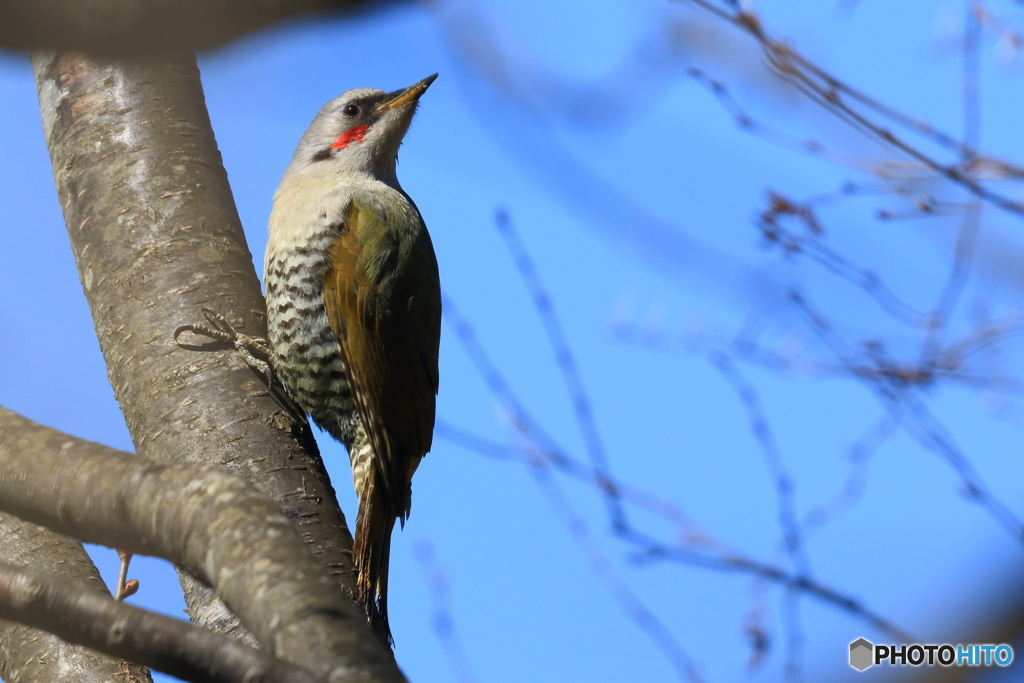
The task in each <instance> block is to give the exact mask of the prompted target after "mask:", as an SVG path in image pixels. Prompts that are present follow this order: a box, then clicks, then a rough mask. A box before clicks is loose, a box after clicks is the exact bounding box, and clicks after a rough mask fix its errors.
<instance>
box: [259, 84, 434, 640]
mask: <svg viewBox="0 0 1024 683" xmlns="http://www.w3.org/2000/svg"><path fill="white" fill-rule="evenodd" d="M436 77H437V74H434V75H433V76H430V77H428V78H425V79H423V80H422V81H420V82H419V83H416V84H415V85H412V86H410V87H408V88H405V89H403V90H398V91H395V92H391V93H385V92H382V91H380V90H371V89H358V90H349V91H348V92H346V93H344V94H342V95H341V96H340V97H337V98H335V99H333V100H331V101H330V102H328V103H327V104H325V105H324V106H323V108H321V109H320V113H318V114H317V116H316V118H315V119H313V123H312V124H310V126H309V129H308V130H307V131H306V133H305V134H304V135H303V136H302V139H301V140H300V141H299V146H298V149H296V150H295V156H294V157H293V158H292V162H291V164H290V165H289V166H288V169H287V170H286V171H285V174H284V178H283V179H282V180H281V185H280V187H278V188H277V192H276V193H275V194H274V208H273V211H272V212H271V214H270V239H269V241H268V243H267V255H266V263H265V278H264V282H265V286H266V294H267V315H268V331H269V337H270V344H271V347H272V356H271V361H272V367H273V370H274V374H275V376H276V377H277V378H278V379H279V381H280V382H281V384H282V385H283V386H284V388H285V389H286V390H287V392H288V394H289V395H290V396H291V398H292V399H294V400H295V402H296V403H297V404H298V405H299V406H300V407H301V408H302V409H303V410H305V411H306V412H308V413H309V414H310V416H311V417H312V418H313V420H314V422H316V424H317V425H319V426H320V427H321V428H323V429H325V430H327V432H328V433H330V435H331V436H333V437H334V438H335V439H337V440H339V441H341V442H342V443H343V444H345V447H346V448H347V449H348V454H349V460H350V462H351V465H352V479H353V481H354V483H355V489H356V494H357V496H358V498H359V512H358V515H357V516H356V534H355V545H354V547H353V559H354V562H355V566H356V570H357V572H358V576H357V588H358V591H359V595H358V596H357V597H358V599H359V600H361V601H362V603H363V604H364V605H365V607H366V613H367V618H368V620H369V622H370V625H371V627H372V628H373V629H374V631H375V632H376V633H377V634H378V636H379V637H380V638H381V639H382V640H384V641H385V642H386V643H389V644H390V643H392V640H391V631H390V628H389V627H388V616H387V606H388V602H387V589H388V557H389V553H390V547H391V532H392V530H393V529H394V526H395V520H400V521H401V522H402V523H403V524H404V523H405V520H406V519H407V518H408V516H409V508H410V505H411V497H412V475H413V473H414V472H415V471H416V467H417V465H419V463H420V460H421V459H422V458H423V456H424V455H425V454H426V453H427V451H429V450H430V443H431V439H432V436H433V430H434V406H435V400H436V395H437V383H438V375H437V353H438V343H439V340H440V334H441V287H440V283H439V280H438V274H437V260H436V258H435V257H434V248H433V246H432V245H431V243H430V235H429V234H427V228H426V226H425V225H424V224H423V219H422V218H421V217H420V213H419V211H418V210H417V209H416V205H415V204H414V203H413V201H412V199H410V198H409V196H408V195H407V194H406V193H405V192H404V191H403V190H402V187H401V185H399V184H398V177H397V175H396V173H395V164H396V161H397V157H398V147H399V146H400V145H401V144H402V138H403V137H404V136H405V133H406V131H407V130H408V129H409V123H410V122H411V121H412V117H413V114H414V113H415V112H416V107H417V104H418V102H419V98H420V96H421V95H422V94H423V93H424V92H425V91H426V89H427V87H429V86H430V84H431V83H432V82H433V81H434V79H435V78H436Z"/></svg>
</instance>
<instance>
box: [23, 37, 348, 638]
mask: <svg viewBox="0 0 1024 683" xmlns="http://www.w3.org/2000/svg"><path fill="white" fill-rule="evenodd" d="M33 67H34V70H35V76H36V84H37V88H38V91H39V102H40V107H41V109H42V115H43V128H44V131H45V135H46V141H47V145H48V147H49V150H50V158H51V161H52V164H53V170H54V176H55V178H56V182H57V194H58V197H59V199H60V203H61V206H62V208H63V211H64V220H65V222H66V224H67V226H68V233H69V236H70V238H71V246H72V249H73V251H74V254H75V258H76V263H77V267H78V271H79V275H80V277H81V280H82V284H83V287H84V289H85V294H86V298H87V299H88V301H89V306H90V308H91V310H92V314H93V320H94V322H95V324H96V332H97V336H98V338H99V342H100V347H101V349H102V351H103V355H104V357H105V359H106V363H107V371H108V376H109V378H110V381H111V385H112V386H113V388H114V392H115V395H116V397H117V400H118V402H119V403H120V406H121V410H122V412H123V413H124V415H125V420H126V422H127V424H128V428H129V430H130V432H131V435H132V440H133V442H134V444H135V450H136V452H137V453H138V454H139V455H140V456H144V457H147V458H151V459H154V460H164V461H167V460H175V459H180V460H182V461H185V462H190V463H192V464H196V465H207V464H216V465H221V466H223V467H225V468H227V469H228V470H229V471H231V472H232V473H234V474H235V475H237V476H239V477H241V478H243V479H245V480H247V481H250V482H252V483H253V484H254V485H255V486H256V487H257V488H258V489H260V490H261V491H263V492H264V493H266V494H267V495H268V496H270V497H271V498H272V499H273V500H275V501H276V502H277V503H278V504H280V505H281V507H282V508H283V509H284V511H285V514H287V515H288V516H289V517H290V518H291V519H293V520H294V521H295V522H296V523H297V524H298V525H299V529H300V530H301V532H302V534H303V537H304V538H305V539H306V541H307V543H309V545H310V549H311V550H312V551H313V553H314V554H315V555H316V556H317V557H319V558H320V560H321V561H322V562H323V564H324V565H326V566H327V567H328V568H329V569H330V570H331V572H332V573H333V574H334V576H335V579H336V580H337V581H338V582H339V583H340V585H341V586H342V587H343V589H344V590H345V592H346V594H347V595H349V596H352V595H354V592H353V584H354V574H353V569H352V559H351V543H352V540H351V534H350V533H349V531H348V528H347V526H346V524H345V518H344V515H343V514H342V512H341V509H340V508H339V507H338V503H337V499H336V497H335V495H334V490H333V489H332V488H331V485H330V482H329V480H328V477H327V473H326V471H325V470H324V467H323V462H322V461H321V459H320V455H319V453H318V451H317V448H316V443H315V442H314V440H313V437H312V434H311V432H310V430H309V426H308V425H307V424H306V423H305V421H297V420H296V419H295V418H293V417H292V415H291V414H290V413H289V412H288V411H286V410H284V409H283V408H282V407H281V406H280V405H278V403H277V402H275V400H274V399H273V398H272V397H271V396H270V395H269V393H268V392H267V389H266V385H265V384H264V382H263V379H262V378H261V377H259V376H257V375H256V374H255V373H254V372H253V371H252V370H250V369H249V368H248V367H247V366H246V365H245V364H244V363H243V362H242V361H241V360H240V359H239V358H238V357H237V356H236V354H235V352H234V351H233V350H231V349H227V348H223V347H222V348H220V349H219V350H217V351H207V352H203V353H197V352H194V351H186V350H183V349H181V348H179V347H178V346H177V344H176V343H175V341H174V338H173V331H174V328H175V327H177V326H178V325H180V324H182V323H186V322H192V321H194V320H195V319H196V318H197V317H198V315H199V309H200V307H202V306H209V307H211V308H213V309H214V310H217V311H218V312H220V313H223V314H225V315H226V316H228V317H229V318H230V319H231V321H232V323H233V324H235V326H236V327H237V328H238V329H240V330H243V331H245V332H247V333H249V334H252V335H257V336H263V335H264V333H265V312H264V311H265V304H264V302H263V297H262V296H261V294H260V289H259V282H258V280H257V279H256V273H255V271H254V269H253V265H252V255H251V254H250V253H249V250H248V247H247V246H246V243H245V236H244V234H243V233H242V228H241V225H240V223H239V219H238V214H237V211H236V210H235V205H234V200H233V198H232V195H231V189H230V187H229V186H228V182H227V174H226V173H225V171H224V168H223V166H222V164H221V157H220V153H219V152H218V151H217V146H216V142H215V141H214V137H213V131H212V129H211V127H210V121H209V116H208V114H207V112H206V106H205V102H204V98H203V92H202V86H201V84H200V82H199V73H198V70H197V69H196V65H195V59H194V57H193V56H191V55H188V56H179V57H177V58H166V59H149V60H143V59H137V60H121V61H117V60H102V59H95V58H90V57H86V56H84V55H82V54H78V53H62V54H38V53H37V54H35V55H34V56H33ZM186 601H187V603H188V605H189V612H190V614H191V615H192V618H193V620H195V621H197V622H199V623H202V624H204V625H208V626H210V627H214V628H220V627H221V626H222V619H221V617H223V615H224V612H223V609H222V608H220V607H217V606H215V604H214V603H210V602H205V601H204V599H203V595H201V594H199V593H196V592H193V591H188V592H186ZM352 605H353V606H354V605H355V603H354V602H353V603H352Z"/></svg>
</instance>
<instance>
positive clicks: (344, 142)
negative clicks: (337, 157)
mask: <svg viewBox="0 0 1024 683" xmlns="http://www.w3.org/2000/svg"><path fill="white" fill-rule="evenodd" d="M367 129H369V126H368V125H366V124H365V123H361V124H359V125H358V126H353V127H352V128H349V129H348V130H346V131H345V132H344V133H342V134H341V135H339V136H338V139H337V140H335V141H334V144H333V145H331V149H345V148H346V147H348V146H349V145H350V144H352V143H353V142H361V141H362V139H363V136H364V135H366V131H367Z"/></svg>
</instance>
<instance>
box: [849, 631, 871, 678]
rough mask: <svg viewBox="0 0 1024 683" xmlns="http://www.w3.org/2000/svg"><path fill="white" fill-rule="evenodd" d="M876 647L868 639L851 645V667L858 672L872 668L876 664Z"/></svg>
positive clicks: (862, 639) (858, 640)
mask: <svg viewBox="0 0 1024 683" xmlns="http://www.w3.org/2000/svg"><path fill="white" fill-rule="evenodd" d="M874 659H875V646H874V645H872V644H871V641H869V640H867V639H866V638H858V639H857V640H855V641H853V642H852V643H850V666H852V667H853V668H854V669H856V670H857V671H863V670H864V669H866V668H868V667H869V666H872V665H873V664H874V663H875V662H874Z"/></svg>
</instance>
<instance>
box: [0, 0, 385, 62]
mask: <svg viewBox="0 0 1024 683" xmlns="http://www.w3.org/2000/svg"><path fill="white" fill-rule="evenodd" d="M398 1H399V0H387V1H386V2H384V1H382V0H269V1H267V0H262V1H259V2H257V1H255V0H248V1H239V0H113V1H111V0H5V1H4V2H2V3H0V47H5V48H9V49H15V50H26V51H31V50H47V49H49V50H53V49H57V50H84V51H87V52H90V53H93V54H104V55H133V54H148V55H152V54H157V53H162V52H168V51H171V50H178V51H180V50H187V51H192V50H203V49H208V48H212V47H217V46H218V45H222V44H224V43H226V42H228V41H231V40H233V39H235V38H238V37H240V36H243V35H245V34H246V33H249V32H251V31H254V30H256V29H259V28H262V27H264V26H267V25H269V24H272V23H274V22H278V21H282V20H285V19H288V18H291V17H297V16H300V15H306V14H311V13H316V12H319V13H327V12H337V13H352V12H353V11H361V10H366V9H369V8H374V7H379V6H382V5H385V4H393V3H395V2H398Z"/></svg>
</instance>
